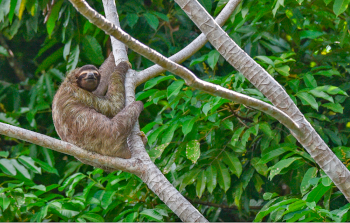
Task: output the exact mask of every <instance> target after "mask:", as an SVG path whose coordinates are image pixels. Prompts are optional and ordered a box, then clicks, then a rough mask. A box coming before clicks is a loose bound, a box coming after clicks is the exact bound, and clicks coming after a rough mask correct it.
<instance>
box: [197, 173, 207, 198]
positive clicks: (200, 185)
mask: <svg viewBox="0 0 350 223" xmlns="http://www.w3.org/2000/svg"><path fill="white" fill-rule="evenodd" d="M206 179H207V178H206V176H205V174H204V171H201V172H200V174H199V175H198V178H197V185H196V193H197V196H198V197H199V198H201V197H202V194H203V192H204V190H205V183H206V182H207V180H206Z"/></svg>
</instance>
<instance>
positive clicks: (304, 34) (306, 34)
mask: <svg viewBox="0 0 350 223" xmlns="http://www.w3.org/2000/svg"><path fill="white" fill-rule="evenodd" d="M322 35H324V33H323V32H320V31H316V30H304V31H301V32H300V39H316V38H318V37H320V36H322Z"/></svg>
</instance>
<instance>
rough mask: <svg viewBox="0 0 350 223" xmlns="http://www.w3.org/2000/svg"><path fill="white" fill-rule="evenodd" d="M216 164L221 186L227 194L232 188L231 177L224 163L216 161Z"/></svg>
mask: <svg viewBox="0 0 350 223" xmlns="http://www.w3.org/2000/svg"><path fill="white" fill-rule="evenodd" d="M215 164H216V165H215V167H216V169H217V173H218V175H217V177H218V182H219V185H220V187H221V189H223V190H224V191H225V193H226V191H227V190H228V189H229V188H230V186H231V176H230V174H229V172H228V169H227V168H226V167H225V165H224V164H223V163H221V162H218V161H216V162H215Z"/></svg>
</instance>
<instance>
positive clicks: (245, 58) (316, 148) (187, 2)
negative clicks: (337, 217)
mask: <svg viewBox="0 0 350 223" xmlns="http://www.w3.org/2000/svg"><path fill="white" fill-rule="evenodd" d="M175 2H176V3H178V4H179V6H180V7H181V8H182V9H183V10H184V11H185V12H186V14H187V15H188V16H189V17H190V18H191V20H192V21H193V22H194V23H195V24H196V25H197V26H198V28H199V29H200V30H201V31H202V32H203V33H204V34H205V35H206V36H207V38H208V40H209V41H210V43H211V44H212V45H213V46H214V47H215V48H216V49H217V50H218V51H219V53H220V54H221V55H222V56H223V57H224V58H225V59H226V61H227V62H229V63H230V64H231V65H232V66H233V67H235V68H236V69H237V70H238V71H239V72H241V73H242V74H243V75H244V76H245V77H246V78H247V79H248V80H249V81H250V82H251V83H252V84H254V85H255V87H256V88H257V89H259V90H260V91H261V93H263V94H264V95H265V96H266V97H267V98H268V99H269V100H270V101H271V102H272V103H273V104H274V105H275V106H276V107H277V108H278V109H280V110H282V111H283V112H285V113H286V114H287V115H288V116H289V117H291V118H292V119H293V120H294V121H295V122H297V123H298V125H299V126H300V133H301V134H295V132H294V133H293V132H292V134H293V135H294V136H295V137H296V139H297V140H298V141H299V142H300V143H301V144H302V145H303V147H304V148H305V149H306V150H307V151H308V153H310V155H311V157H312V158H313V159H314V160H315V161H316V162H317V164H319V165H320V167H321V168H322V169H323V170H324V171H325V172H326V173H327V175H328V176H329V178H330V179H331V180H332V181H333V182H334V184H335V185H336V186H337V187H338V188H339V190H340V191H341V192H342V193H343V194H344V196H345V198H346V199H347V200H348V201H349V202H350V171H349V170H348V169H347V168H346V167H345V166H344V164H343V163H342V162H341V161H340V160H339V159H338V157H336V156H335V154H334V153H333V152H332V150H330V149H329V147H328V146H327V144H326V143H325V142H324V141H323V140H322V138H321V137H320V136H319V135H318V133H317V132H316V131H315V129H314V128H313V127H312V126H311V124H310V123H309V122H308V121H307V120H306V119H305V117H304V115H303V114H302V113H301V112H300V110H299V109H298V107H297V106H296V104H294V102H293V101H292V99H291V98H290V97H289V95H288V94H287V92H286V91H285V90H284V89H283V88H282V86H281V85H280V84H279V83H278V82H277V81H276V80H275V79H273V77H272V76H271V75H270V74H268V73H267V72H266V71H265V70H264V69H263V68H262V67H261V66H260V65H259V64H258V63H256V62H255V61H254V60H253V59H252V58H251V57H250V56H249V55H248V54H246V53H245V52H244V51H243V50H242V49H241V48H240V47H239V46H238V45H237V44H236V43H235V42H234V41H233V40H232V39H231V38H230V37H229V36H228V35H227V33H226V32H225V31H224V30H223V29H222V28H221V27H220V26H219V25H218V24H217V23H216V22H215V20H214V19H213V18H212V17H211V16H210V14H209V13H208V12H207V11H206V10H205V9H204V8H203V6H202V5H201V4H199V2H198V1H197V0H175Z"/></svg>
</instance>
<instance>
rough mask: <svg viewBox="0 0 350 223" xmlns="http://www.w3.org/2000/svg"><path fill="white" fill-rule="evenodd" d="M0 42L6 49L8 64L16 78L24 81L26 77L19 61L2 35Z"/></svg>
mask: <svg viewBox="0 0 350 223" xmlns="http://www.w3.org/2000/svg"><path fill="white" fill-rule="evenodd" d="M0 43H1V45H2V46H3V47H4V48H5V49H6V51H7V53H8V56H7V61H8V62H9V65H10V66H11V68H12V69H13V70H14V71H15V74H16V76H17V78H18V79H19V80H20V81H25V80H26V79H27V78H26V76H25V74H24V71H23V70H22V69H21V66H20V64H19V62H18V61H17V60H16V58H15V56H14V54H13V52H12V50H11V49H10V47H9V46H8V45H7V43H6V40H5V38H4V37H3V36H2V35H0Z"/></svg>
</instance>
